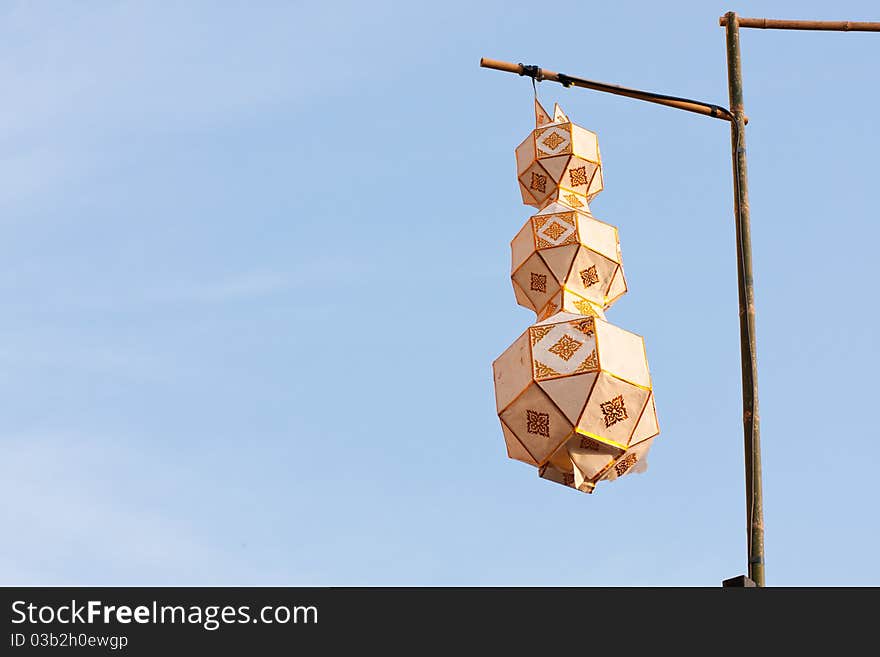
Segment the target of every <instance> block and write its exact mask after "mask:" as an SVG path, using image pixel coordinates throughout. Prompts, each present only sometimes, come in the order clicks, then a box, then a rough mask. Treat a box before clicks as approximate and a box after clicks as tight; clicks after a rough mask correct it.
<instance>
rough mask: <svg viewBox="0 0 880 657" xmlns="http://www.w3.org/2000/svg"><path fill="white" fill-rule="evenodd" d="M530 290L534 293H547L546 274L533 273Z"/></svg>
mask: <svg viewBox="0 0 880 657" xmlns="http://www.w3.org/2000/svg"><path fill="white" fill-rule="evenodd" d="M529 289H530V290H532V291H533V292H546V291H547V277H546V276H545V275H544V274H536V273H535V272H532V283H531V285H530V286H529Z"/></svg>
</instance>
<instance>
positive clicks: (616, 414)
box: [599, 395, 629, 427]
mask: <svg viewBox="0 0 880 657" xmlns="http://www.w3.org/2000/svg"><path fill="white" fill-rule="evenodd" d="M599 407H600V408H601V409H602V415H604V416H605V426H606V427H610V426H611V425H613V424H617V423H618V422H623V421H624V420H625V419H627V417H629V416H628V415H627V414H626V406H624V404H623V395H617V397H615V398H614V399H609V400H608V401H607V402H604V403H602V404H599Z"/></svg>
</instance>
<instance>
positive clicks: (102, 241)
mask: <svg viewBox="0 0 880 657" xmlns="http://www.w3.org/2000/svg"><path fill="white" fill-rule="evenodd" d="M184 4H185V6H182V5H184ZM728 9H735V10H737V11H738V12H739V13H740V14H742V15H745V16H750V15H752V16H765V17H766V16H769V17H781V18H814V19H850V20H878V19H880V13H878V9H877V5H876V3H874V2H868V1H867V0H864V1H862V2H856V1H847V0H841V1H839V2H835V3H833V4H831V5H829V4H828V3H827V2H818V1H809V2H748V1H745V0H743V1H741V2H739V3H738V4H735V5H730V4H728V3H719V2H714V1H692V2H674V3H662V4H658V3H654V2H626V1H620V2H614V3H608V2H573V3H563V4H562V5H560V4H559V3H556V4H554V5H549V4H546V3H543V4H542V3H536V2H511V1H509V0H507V1H505V2H500V1H499V2H459V1H457V0H456V1H452V0H450V1H448V2H439V3H437V2H435V3H422V2H399V3H389V2H383V1H376V2H369V3H361V2H332V1H331V2H320V3H307V2H258V3H231V2H230V3H208V2H204V3H195V2H192V3H155V2H150V3H148V2H88V3H80V2H76V3H74V2H68V3H39V6H37V5H36V4H35V3H30V2H7V3H3V4H2V5H0V82H2V90H3V91H2V98H3V102H2V103H0V231H2V233H0V295H2V301H3V309H4V310H3V313H2V316H3V322H2V324H0V397H2V399H3V403H2V412H0V496H2V499H3V500H4V502H3V504H2V506H0V525H2V527H3V531H2V534H3V537H4V539H3V540H2V541H0V583H3V584H59V585H60V584H96V585H97V584H111V585H122V584H145V585H160V584H212V585H213V584H216V585H222V584H242V585H243V584H254V585H262V584H266V585H268V584H279V585H281V584H283V585H346V584H348V585H383V584H388V585H419V584H425V585H448V584H473V585H507V584H522V585H541V584H552V585H617V584H620V585H701V586H716V585H718V584H720V582H721V580H722V579H725V578H728V577H732V576H735V575H738V574H741V573H743V572H745V518H744V484H743V454H742V451H743V448H742V437H741V436H742V424H741V420H740V417H741V406H740V405H741V400H740V373H739V366H740V363H739V333H738V323H737V297H736V277H735V252H734V231H733V215H732V208H731V203H732V191H731V174H730V156H729V131H728V128H727V125H726V124H725V123H723V122H720V121H715V120H712V119H709V118H704V117H700V116H696V115H691V114H687V113H684V112H677V111H675V110H671V109H668V108H663V107H658V106H654V105H648V104H644V103H639V102H637V101H633V100H629V99H625V98H618V97H613V96H605V95H601V94H596V93H593V92H589V91H586V90H564V89H562V88H561V87H559V86H558V85H552V84H550V83H545V84H542V85H540V88H539V92H540V95H541V98H542V100H544V101H546V102H547V103H548V104H550V105H552V103H553V101H555V100H558V101H560V102H561V104H562V106H563V108H564V109H565V110H566V112H567V113H568V114H569V116H570V117H571V118H572V119H573V120H574V121H575V122H577V123H579V124H580V125H583V126H585V127H587V128H589V129H592V130H595V131H596V132H598V134H599V139H600V144H601V148H602V154H603V159H604V165H605V169H604V171H605V180H606V189H605V191H604V192H603V193H602V194H601V195H600V196H599V197H598V198H597V199H596V200H595V202H594V203H593V204H592V209H593V212H594V213H595V215H596V216H597V217H598V218H600V219H602V220H604V221H606V222H609V223H612V224H615V225H617V226H619V228H620V236H621V246H622V251H623V257H624V264H625V266H626V273H627V278H628V282H629V287H630V292H629V294H628V295H627V296H625V297H624V298H623V299H622V300H620V301H619V302H618V303H617V304H616V305H615V306H614V307H613V308H612V309H611V310H610V311H609V313H608V319H609V320H610V321H611V322H613V323H615V324H617V325H619V326H621V327H623V328H625V329H628V330H631V331H634V332H637V333H639V334H641V335H644V336H645V339H646V343H647V350H648V356H649V360H650V365H651V372H652V375H653V379H654V387H655V392H656V398H657V407H658V415H659V418H660V426H661V430H662V433H661V435H660V437H659V438H658V439H657V440H656V441H655V443H654V447H653V449H652V451H651V456H650V467H649V470H648V472H647V473H645V474H636V475H632V476H629V477H626V478H623V479H621V480H619V481H617V482H614V483H610V484H602V485H600V486H599V487H598V489H597V491H596V493H595V494H594V495H592V496H587V495H583V494H580V493H576V492H574V491H572V490H570V489H566V488H563V487H561V486H557V485H555V484H551V483H548V482H545V481H543V480H539V479H538V478H537V476H536V475H535V472H534V470H533V469H531V468H529V467H528V466H526V465H523V464H520V463H518V462H515V461H511V460H509V459H507V457H506V454H505V450H504V444H503V440H502V435H501V429H500V426H499V423H498V420H497V418H496V415H495V408H494V395H493V388H492V373H491V362H492V360H494V359H495V358H496V357H497V356H498V355H499V354H500V353H501V352H502V351H503V350H504V349H506V348H507V346H508V345H509V344H510V343H511V342H512V341H513V340H514V339H515V338H516V337H517V336H518V335H519V334H520V333H521V332H522V331H524V330H525V329H526V327H527V326H528V325H529V324H530V323H532V321H533V317H534V315H533V313H531V312H529V311H527V310H525V309H524V308H521V307H519V306H517V305H516V303H515V301H514V297H513V292H512V290H511V287H510V282H509V278H508V277H509V269H508V268H509V241H510V239H511V238H512V237H513V235H514V234H515V233H516V231H517V230H519V228H520V227H521V225H522V224H523V222H524V221H525V220H526V218H527V217H528V216H529V214H530V212H529V209H528V208H526V207H525V206H523V205H522V204H521V202H520V199H519V196H518V192H517V186H516V178H515V170H514V159H513V149H514V147H515V146H516V145H517V144H518V143H519V142H520V141H521V140H522V139H523V138H524V137H525V135H526V133H527V131H528V130H529V129H530V127H531V125H532V115H531V111H532V110H531V101H532V89H531V84H530V83H529V81H528V80H527V79H525V78H519V77H516V76H513V75H509V74H504V73H500V72H495V71H488V70H484V69H480V68H479V67H478V62H479V59H480V57H481V56H488V57H493V58H498V59H506V60H510V61H515V62H520V61H521V62H526V63H535V64H539V65H541V66H544V67H547V68H550V69H553V70H561V71H563V72H568V73H570V74H574V75H578V74H579V75H583V76H585V77H590V78H593V79H597V80H603V81H607V82H612V83H617V84H623V85H629V86H635V87H641V88H645V89H651V90H655V91H659V92H665V93H670V94H677V95H684V96H690V97H694V98H699V99H703V100H706V101H709V102H714V103H718V104H723V105H727V78H726V68H725V46H724V34H723V30H722V29H721V28H720V27H718V17H719V16H720V15H721V14H722V13H723V12H724V11H726V10H728ZM742 48H743V73H744V78H745V103H746V111H747V114H748V115H749V117H750V120H751V122H750V124H749V127H748V134H747V141H748V146H749V151H748V152H749V165H750V170H749V176H750V187H751V205H752V222H753V243H754V268H755V280H756V296H757V309H758V310H757V337H758V352H759V376H760V378H759V381H760V400H761V419H762V438H763V447H764V487H765V515H766V518H765V521H766V560H767V583H768V584H769V585H799V584H819V585H823V584H850V585H858V584H873V585H880V560H878V559H877V553H878V549H880V529H878V523H877V503H878V493H877V488H876V485H875V482H874V477H875V476H876V472H877V467H878V461H880V440H878V439H880V431H878V428H877V427H878V424H877V421H876V418H874V415H873V414H874V412H875V411H876V410H877V407H876V406H875V404H876V403H877V402H876V394H877V387H876V386H877V383H876V379H877V374H876V373H877V370H878V368H880V353H878V347H877V329H876V324H877V320H878V307H877V303H876V296H877V295H876V290H875V289H874V283H872V281H875V280H876V278H877V274H876V270H874V269H872V267H873V266H874V265H876V264H877V254H876V253H877V243H878V242H880V227H878V223H877V200H876V198H877V188H878V183H877V153H878V152H880V136H878V131H877V118H876V107H877V106H878V103H880V85H878V83H877V71H876V62H877V60H878V56H880V35H877V34H857V33H850V34H844V33H804V32H770V31H759V30H748V31H744V32H743V34H742ZM872 262H873V263H874V265H872V264H871V263H872Z"/></svg>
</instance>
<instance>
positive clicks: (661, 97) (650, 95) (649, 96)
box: [480, 57, 733, 121]
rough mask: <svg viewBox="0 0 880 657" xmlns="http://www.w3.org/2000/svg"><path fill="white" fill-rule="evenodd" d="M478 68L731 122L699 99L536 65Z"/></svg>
mask: <svg viewBox="0 0 880 657" xmlns="http://www.w3.org/2000/svg"><path fill="white" fill-rule="evenodd" d="M480 66H482V67H483V68H491V69H495V70H496V71H506V72H507V73H516V74H517V75H527V76H529V77H532V78H535V79H536V80H550V81H551V82H559V83H560V84H562V85H563V86H566V87H568V86H574V87H582V88H584V89H593V90H594V91H603V92H605V93H609V94H615V95H617V96H627V97H629V98H636V99H638V100H644V101H647V102H649V103H656V104H658V105H666V106H667V107H674V108H676V109H680V110H685V111H687V112H694V113H695V114H703V115H704V116H711V117H713V118H716V119H723V120H725V121H732V120H733V114H731V113H730V112H729V111H728V110H727V109H726V108H724V107H720V106H719V105H713V104H712V103H704V102H702V101H699V100H691V99H689V98H679V97H678V96H669V95H666V94H658V93H654V92H652V91H641V90H639V89H629V88H627V87H621V86H619V85H616V84H608V83H606V82H596V81H595V80H587V79H584V78H578V77H574V76H571V75H566V74H565V73H557V72H556V71H550V70H548V69H546V68H538V67H537V66H525V65H523V64H514V63H513V62H503V61H499V60H497V59H489V58H487V57H483V58H482V59H480Z"/></svg>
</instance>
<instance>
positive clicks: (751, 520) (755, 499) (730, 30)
mask: <svg viewBox="0 0 880 657" xmlns="http://www.w3.org/2000/svg"><path fill="white" fill-rule="evenodd" d="M726 18H727V25H726V28H727V80H728V85H729V89H730V109H731V111H732V112H733V114H734V117H735V119H736V120H735V122H733V123H732V124H731V129H730V135H731V151H732V157H733V177H734V190H733V193H734V207H735V211H734V214H735V220H736V260H737V267H738V271H737V282H738V287H739V330H740V352H741V358H742V396H743V437H744V446H745V471H746V532H747V537H748V554H749V577H750V578H751V579H752V580H753V581H754V582H755V584H756V585H757V586H764V508H763V496H762V490H761V432H760V419H759V415H758V362H757V357H756V353H755V294H754V287H753V282H752V237H751V226H750V221H749V186H748V175H747V170H746V140H745V130H746V125H745V113H744V111H743V90H742V68H741V64H740V50H739V23H738V20H737V15H736V13H734V12H728V14H727V15H726Z"/></svg>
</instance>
